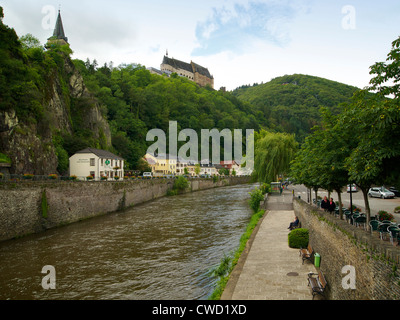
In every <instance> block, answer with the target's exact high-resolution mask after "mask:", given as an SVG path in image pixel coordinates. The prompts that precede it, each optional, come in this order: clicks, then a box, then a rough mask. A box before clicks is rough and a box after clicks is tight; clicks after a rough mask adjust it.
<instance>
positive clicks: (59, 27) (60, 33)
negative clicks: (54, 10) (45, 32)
mask: <svg viewBox="0 0 400 320" xmlns="http://www.w3.org/2000/svg"><path fill="white" fill-rule="evenodd" d="M53 37H56V38H57V39H59V40H61V39H62V40H64V41H65V42H67V43H68V38H67V37H66V36H65V32H64V27H63V23H62V19H61V13H60V10H58V17H57V22H56V27H55V28H54V33H53Z"/></svg>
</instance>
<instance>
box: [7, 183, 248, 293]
mask: <svg viewBox="0 0 400 320" xmlns="http://www.w3.org/2000/svg"><path fill="white" fill-rule="evenodd" d="M254 187H255V185H239V186H234V187H223V188H217V189H211V190H205V191H199V192H194V193H188V194H185V195H180V196H174V197H164V198H161V199H157V200H154V201H152V202H148V203H145V204H142V205H138V206H136V207H134V208H131V209H128V210H126V211H124V212H119V213H113V214H109V215H105V216H101V217H97V218H92V219H90V220H86V221H83V222H79V223H75V224H71V225H68V226H64V227H61V228H57V229H53V230H49V231H46V232H44V233H41V234H37V235H31V236H28V237H25V238H22V239H17V240H11V241H6V242H3V243H0V299H1V300H4V299H12V300H14V299H18V300H31V299H34V300H39V299H42V300H46V299H52V300H61V299H62V300H103V299H104V300H105V299H107V300H122V299H124V300H125V299H127V300H202V299H207V298H208V297H209V295H210V294H211V293H212V291H213V289H214V287H215V279H213V278H212V277H210V275H209V271H210V269H211V268H212V267H214V266H216V265H218V264H219V262H220V260H221V258H223V256H224V254H230V253H231V252H233V251H234V250H236V249H237V247H238V245H239V239H240V237H241V235H242V234H243V232H244V231H245V229H246V226H247V224H248V222H249V220H250V217H251V214H252V212H251V210H250V208H249V205H248V199H249V198H250V196H249V192H250V191H251V190H252V189H254ZM44 266H52V267H53V268H54V271H55V277H54V278H53V279H54V283H55V289H48V290H45V289H44V288H43V286H42V279H44V278H45V279H46V281H44V282H45V283H47V284H49V283H50V282H48V281H47V278H48V276H50V275H51V274H50V273H48V272H43V273H42V268H43V267H44Z"/></svg>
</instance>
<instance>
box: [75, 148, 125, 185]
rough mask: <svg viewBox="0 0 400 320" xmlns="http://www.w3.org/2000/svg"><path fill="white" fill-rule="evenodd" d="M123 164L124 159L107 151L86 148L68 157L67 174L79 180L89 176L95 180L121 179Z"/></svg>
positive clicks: (122, 176)
mask: <svg viewBox="0 0 400 320" xmlns="http://www.w3.org/2000/svg"><path fill="white" fill-rule="evenodd" d="M124 165H125V161H124V159H122V158H121V157H119V156H116V155H115V154H113V153H111V152H109V151H105V150H99V149H94V148H87V149H84V150H81V151H78V152H77V153H75V154H74V155H73V156H72V157H70V158H69V174H70V176H76V177H77V178H78V179H79V180H86V179H87V177H89V176H91V177H93V180H96V181H99V180H115V179H123V178H124ZM116 177H117V178H116Z"/></svg>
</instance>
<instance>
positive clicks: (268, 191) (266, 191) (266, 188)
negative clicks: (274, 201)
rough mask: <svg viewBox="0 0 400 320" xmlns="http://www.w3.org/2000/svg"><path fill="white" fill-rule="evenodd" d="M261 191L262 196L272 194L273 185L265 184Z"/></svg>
mask: <svg viewBox="0 0 400 320" xmlns="http://www.w3.org/2000/svg"><path fill="white" fill-rule="evenodd" d="M260 189H261V192H262V194H266V193H271V185H270V184H269V183H263V184H262V186H261V187H260Z"/></svg>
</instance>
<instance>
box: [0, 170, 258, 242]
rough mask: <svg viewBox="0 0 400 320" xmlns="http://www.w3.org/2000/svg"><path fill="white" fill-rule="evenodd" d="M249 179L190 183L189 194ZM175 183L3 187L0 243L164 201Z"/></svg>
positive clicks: (1, 192) (206, 180)
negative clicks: (139, 205)
mask: <svg viewBox="0 0 400 320" xmlns="http://www.w3.org/2000/svg"><path fill="white" fill-rule="evenodd" d="M249 182H250V178H249V177H229V178H224V179H221V180H220V181H217V182H213V180H210V179H204V180H203V179H193V180H190V188H189V189H188V192H191V191H197V190H205V189H210V188H215V187H222V186H229V185H236V184H244V183H249ZM172 186H173V180H164V179H163V180H161V179H160V180H158V179H154V180H141V181H140V180H139V181H138V180H136V181H127V182H51V181H49V182H19V183H9V182H7V183H2V184H0V203H1V206H0V241H4V240H9V239H13V238H16V237H21V236H24V235H27V234H32V233H38V232H41V231H44V230H47V229H50V228H54V227H58V226H61V225H66V224H70V223H74V222H77V221H80V220H84V219H88V218H91V217H95V216H99V215H102V214H106V213H110V212H115V211H118V210H122V209H124V208H127V207H132V206H135V205H137V204H140V203H143V202H146V201H150V200H153V199H157V198H160V197H163V196H165V195H166V194H167V191H168V190H169V189H172Z"/></svg>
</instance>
